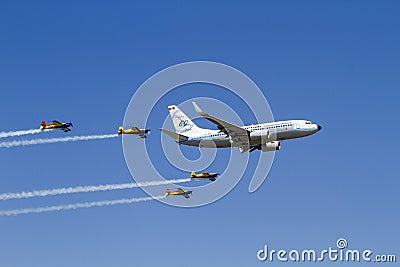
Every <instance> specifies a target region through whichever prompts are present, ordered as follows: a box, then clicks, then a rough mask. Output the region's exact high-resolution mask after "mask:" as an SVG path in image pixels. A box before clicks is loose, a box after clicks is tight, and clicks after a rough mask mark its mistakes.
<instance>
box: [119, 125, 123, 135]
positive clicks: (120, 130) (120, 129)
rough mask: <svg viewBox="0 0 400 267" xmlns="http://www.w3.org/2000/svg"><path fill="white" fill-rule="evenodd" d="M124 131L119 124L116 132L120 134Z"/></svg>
mask: <svg viewBox="0 0 400 267" xmlns="http://www.w3.org/2000/svg"><path fill="white" fill-rule="evenodd" d="M123 132H124V127H122V126H119V128H118V134H122V133H123Z"/></svg>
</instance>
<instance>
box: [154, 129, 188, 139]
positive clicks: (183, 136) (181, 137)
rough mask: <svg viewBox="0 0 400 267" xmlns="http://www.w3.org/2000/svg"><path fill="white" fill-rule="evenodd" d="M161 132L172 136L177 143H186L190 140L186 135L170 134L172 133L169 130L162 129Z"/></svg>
mask: <svg viewBox="0 0 400 267" xmlns="http://www.w3.org/2000/svg"><path fill="white" fill-rule="evenodd" d="M160 131H162V132H163V133H165V134H168V135H169V136H171V137H172V138H174V139H175V141H177V142H180V141H185V140H188V139H189V137H187V136H185V135H182V134H178V133H173V132H170V131H168V130H164V129H160Z"/></svg>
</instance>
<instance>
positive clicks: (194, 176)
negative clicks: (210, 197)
mask: <svg viewBox="0 0 400 267" xmlns="http://www.w3.org/2000/svg"><path fill="white" fill-rule="evenodd" d="M218 175H219V174H218V173H215V172H212V173H208V172H203V173H197V174H196V172H194V171H193V172H192V174H191V175H190V178H192V180H196V179H197V180H210V181H213V182H214V181H215V180H216V179H217V176H218Z"/></svg>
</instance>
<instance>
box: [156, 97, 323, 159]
mask: <svg viewBox="0 0 400 267" xmlns="http://www.w3.org/2000/svg"><path fill="white" fill-rule="evenodd" d="M192 103H193V106H194V108H195V109H196V111H197V113H199V114H200V115H201V116H202V117H204V118H206V119H207V120H209V121H211V122H212V123H214V124H216V126H217V128H218V130H210V129H203V128H199V127H198V126H197V125H196V124H194V123H193V122H192V121H191V120H190V119H189V118H188V117H187V116H186V115H185V114H184V113H183V112H182V111H181V110H180V109H179V108H178V107H177V106H175V105H173V106H168V110H169V113H170V115H171V118H172V122H173V124H174V127H175V130H176V132H175V133H174V132H170V131H167V130H165V129H160V130H161V131H162V132H163V133H165V134H167V135H169V136H170V137H172V138H173V139H175V141H176V142H177V143H178V144H179V145H187V146H198V147H211V148H215V147H216V148H222V147H238V148H239V150H240V152H241V153H243V152H251V151H254V150H256V149H258V150H261V151H263V152H268V151H275V150H279V149H280V148H281V141H282V140H288V139H295V138H300V137H304V136H308V135H312V134H314V133H316V132H318V131H319V130H321V126H320V125H318V124H315V123H312V122H310V121H307V120H289V121H277V122H270V123H262V124H256V125H251V126H237V125H234V124H232V123H229V122H226V121H224V120H221V119H218V118H216V117H213V116H211V115H209V114H207V113H205V112H203V111H202V110H201V109H200V107H199V106H198V105H197V104H196V103H195V102H192Z"/></svg>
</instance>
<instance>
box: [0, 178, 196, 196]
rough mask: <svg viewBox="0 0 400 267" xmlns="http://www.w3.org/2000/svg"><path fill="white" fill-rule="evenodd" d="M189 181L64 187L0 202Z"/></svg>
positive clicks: (25, 193) (19, 194) (188, 179)
mask: <svg viewBox="0 0 400 267" xmlns="http://www.w3.org/2000/svg"><path fill="white" fill-rule="evenodd" d="M190 181H191V179H190V178H184V179H175V180H166V181H153V182H144V183H124V184H104V185H88V186H77V187H65V188H55V189H46V190H34V191H29V192H18V193H3V194H0V200H9V199H23V198H33V197H46V196H55V195H64V194H73V193H88V192H98V191H110V190H121V189H130V188H135V187H144V186H157V185H166V184H171V183H185V182H190Z"/></svg>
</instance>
